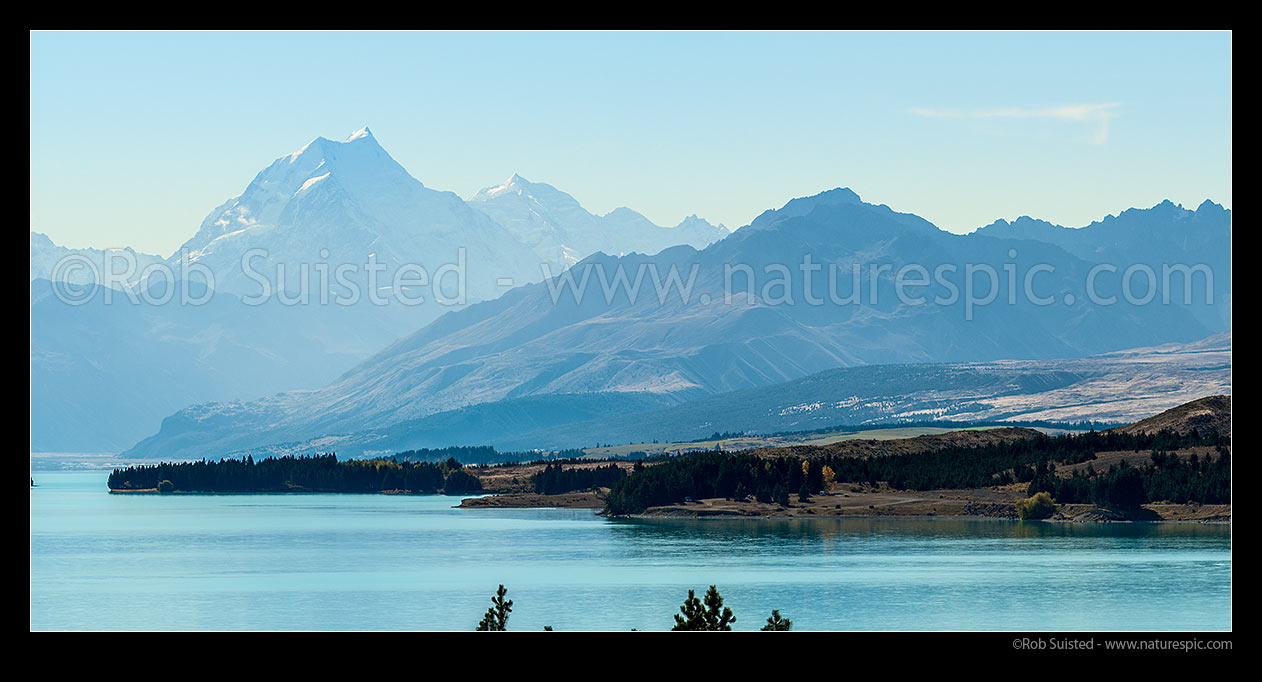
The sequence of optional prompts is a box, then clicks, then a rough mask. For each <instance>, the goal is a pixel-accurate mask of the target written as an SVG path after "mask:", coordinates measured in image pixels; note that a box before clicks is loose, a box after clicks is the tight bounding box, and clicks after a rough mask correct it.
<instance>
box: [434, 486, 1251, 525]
mask: <svg viewBox="0 0 1262 682" xmlns="http://www.w3.org/2000/svg"><path fill="white" fill-rule="evenodd" d="M1008 487H1009V488H1011V487H1012V486H1008ZM606 493H607V490H606V489H600V490H597V491H584V492H572V493H563V494H560V495H540V494H537V493H520V492H508V493H499V494H491V495H487V496H483V497H478V498H466V499H464V500H462V501H461V503H460V505H459V508H462V509H471V508H483V509H485V508H507V509H555V508H586V509H595V510H602V509H603V508H604V497H605V494H606ZM1022 497H1024V496H1023V495H1021V494H1020V493H1018V492H1016V491H1014V490H1008V489H990V488H987V489H979V490H968V491H928V492H926V493H923V494H916V493H909V492H904V491H889V490H879V491H878V490H861V491H851V492H833V493H828V494H822V495H815V496H812V497H811V499H810V500H809V501H807V502H801V501H797V500H795V501H793V502H791V503H790V504H789V505H788V506H781V505H779V504H775V503H763V502H757V501H752V500H750V501H741V502H738V501H735V500H728V499H722V498H711V499H702V500H695V501H691V502H681V503H677V504H671V505H663V506H658V507H650V508H649V509H647V510H645V511H643V512H641V513H638V514H625V515H617V516H614V515H608V518H639V519H661V518H684V519H753V520H758V519H768V520H770V519H777V520H779V519H919V520H930V519H955V520H968V519H987V520H998V521H1020V520H1022V519H1020V518H1019V516H1018V514H1017V512H1016V507H1015V503H1016V501H1017V500H1018V499H1021V498H1022ZM1141 510H1142V511H1140V512H1139V513H1132V514H1130V515H1126V514H1122V513H1119V512H1117V511H1112V510H1107V509H1103V508H1100V507H1097V506H1095V505H1089V504H1066V505H1059V506H1058V507H1057V510H1056V512H1055V513H1053V515H1052V516H1050V517H1048V518H1046V519H1026V520H1029V521H1036V520H1037V521H1051V522H1058V523H1200V524H1222V525H1230V524H1231V521H1232V517H1231V505H1197V504H1150V505H1145V506H1144V507H1142V508H1141ZM597 514H599V515H602V516H605V514H604V513H603V512H602V511H597ZM1137 517H1138V518H1137Z"/></svg>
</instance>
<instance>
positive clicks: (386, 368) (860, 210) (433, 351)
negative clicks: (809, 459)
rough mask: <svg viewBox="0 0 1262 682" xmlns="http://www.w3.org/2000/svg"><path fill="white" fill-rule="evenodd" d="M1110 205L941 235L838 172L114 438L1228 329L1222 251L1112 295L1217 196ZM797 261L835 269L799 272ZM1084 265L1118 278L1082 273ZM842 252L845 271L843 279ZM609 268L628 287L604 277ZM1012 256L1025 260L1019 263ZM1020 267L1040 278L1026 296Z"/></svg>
mask: <svg viewBox="0 0 1262 682" xmlns="http://www.w3.org/2000/svg"><path fill="white" fill-rule="evenodd" d="M1124 215H1125V216H1126V218H1125V221H1124V222H1125V224H1126V225H1128V226H1130V225H1143V226H1147V227H1145V228H1142V229H1141V228H1128V229H1126V230H1120V229H1114V228H1115V226H1116V225H1119V224H1121V223H1118V222H1116V221H1109V220H1106V221H1101V222H1100V223H1098V224H1093V225H1092V226H1088V227H1087V228H1080V230H1079V231H1078V232H1075V233H1074V235H1075V236H1074V237H1073V239H1074V240H1082V241H1081V242H1078V241H1075V242H1074V244H1073V246H1075V251H1077V253H1075V252H1073V251H1070V250H1068V249H1067V248H1066V246H1062V245H1061V244H1058V243H1054V241H1055V239H1060V237H1061V234H1060V233H1059V232H1053V234H1054V235H1055V237H1054V238H1053V237H1049V238H1048V239H1046V240H1044V239H1039V238H1038V236H1039V235H1038V234H1036V233H1020V234H1003V233H1002V232H1003V230H1001V229H1000V228H998V227H993V226H992V227H989V228H984V229H982V230H979V231H977V232H975V233H973V234H969V235H958V234H952V233H948V232H945V231H943V230H940V229H938V228H937V227H935V226H934V225H932V224H931V223H929V222H928V221H926V220H924V219H922V218H920V217H918V216H915V215H910V214H903V213H898V212H895V211H894V210H892V209H890V208H889V207H888V206H884V205H873V204H868V203H865V202H863V201H862V200H861V199H860V198H859V197H858V195H856V194H855V193H854V192H853V191H851V190H849V189H844V188H838V189H835V190H831V191H828V192H824V193H820V194H817V195H813V196H810V197H803V198H799V199H794V200H792V201H789V202H788V203H786V204H785V205H784V206H782V207H781V208H779V209H774V210H768V211H766V212H764V213H763V214H761V215H760V216H758V217H757V218H755V219H754V220H753V221H752V222H751V223H750V224H749V225H748V226H746V227H743V228H741V229H739V230H737V231H735V232H734V233H732V234H731V235H730V236H728V237H726V238H724V239H722V240H720V241H718V242H715V243H713V244H711V245H709V246H707V247H706V248H704V249H701V250H697V249H694V248H692V247H690V246H676V247H672V248H669V249H666V250H663V251H661V252H659V253H657V254H655V255H645V254H640V253H630V254H624V255H621V256H615V255H608V254H605V253H597V254H594V255H592V256H590V257H588V258H585V259H583V260H581V261H579V262H577V263H575V264H574V265H573V266H571V268H570V269H569V270H567V271H566V272H565V273H562V275H561V276H558V277H555V278H552V279H549V280H545V281H544V282H540V283H535V284H530V285H525V286H520V287H517V288H515V289H513V290H511V291H509V292H507V293H505V294H503V295H502V296H500V297H499V298H497V299H495V300H491V301H486V302H482V303H478V304H476V305H471V306H469V307H468V308H465V309H462V310H457V311H453V312H449V313H448V314H446V315H444V316H443V317H441V318H439V319H438V320H436V321H434V322H432V323H430V324H429V325H427V326H425V327H424V328H422V329H420V330H419V331H417V332H415V333H414V334H412V335H410V336H408V337H405V338H403V339H400V340H399V341H397V342H395V343H393V344H392V345H390V346H389V347H387V348H385V349H384V350H382V351H381V352H380V353H378V354H376V355H375V356H373V357H372V358H369V359H368V360H366V361H364V362H363V363H361V364H360V365H358V366H357V367H355V368H354V369H352V370H350V371H348V372H347V373H345V374H344V375H342V376H341V377H339V378H338V379H337V380H335V381H333V382H332V383H330V384H329V385H327V386H325V387H323V388H320V389H317V390H312V391H291V392H287V393H282V394H277V395H275V396H270V397H268V398H266V399H263V400H259V401H252V402H242V401H234V402H228V403H206V404H202V405H195V406H192V407H189V408H187V409H185V410H182V411H180V412H178V413H176V414H175V415H172V416H171V417H169V418H168V419H167V420H165V421H164V422H163V426H162V429H161V430H160V431H159V433H158V434H156V435H155V436H153V437H151V438H149V439H146V440H145V441H144V442H142V443H140V444H139V445H138V446H137V447H136V448H135V449H133V450H132V451H130V452H129V453H127V454H130V455H132V456H158V455H160V456H201V455H214V454H216V453H223V452H228V451H234V450H241V449H245V448H248V447H259V446H266V445H268V444H273V443H287V442H316V439H320V438H324V437H330V436H333V435H336V434H351V433H359V432H379V431H390V432H391V433H395V434H399V433H401V431H400V429H402V428H403V427H402V426H401V425H404V424H409V423H411V424H420V423H421V421H422V420H424V419H426V418H427V417H430V416H433V415H438V414H440V413H447V412H450V411H453V410H458V409H461V408H470V406H477V405H489V404H495V403H498V402H502V401H513V400H520V399H533V401H534V403H535V404H536V405H538V406H540V409H543V410H544V411H545V412H549V413H554V412H555V411H556V410H555V409H554V408H552V407H550V406H549V400H550V399H549V396H573V395H591V394H603V395H602V396H601V398H600V399H601V400H606V399H612V400H626V399H628V398H629V399H630V400H632V401H633V402H638V403H640V405H641V409H643V405H644V403H651V402H655V403H657V404H658V405H666V406H670V405H679V404H683V403H688V402H691V401H696V400H700V399H703V398H705V397H706V396H714V395H716V394H722V393H726V392H731V391H740V390H747V389H757V388H759V387H765V386H770V385H775V384H780V383H784V382H790V381H794V380H797V379H801V378H803V377H807V376H809V375H812V374H815V373H818V372H821V371H825V370H831V369H836V368H841V367H856V366H861V365H891V364H906V363H979V362H982V363H985V362H994V361H999V360H1029V361H1046V360H1054V359H1067V358H1082V357H1087V356H1093V355H1100V354H1105V353H1110V352H1115V351H1120V350H1123V349H1131V348H1139V347H1151V346H1157V345H1159V344H1166V343H1172V342H1173V343H1189V342H1193V341H1196V340H1198V339H1202V338H1204V337H1207V336H1210V335H1212V334H1215V333H1219V332H1223V331H1227V330H1229V329H1230V318H1229V306H1230V303H1229V302H1230V272H1229V271H1224V270H1223V266H1222V261H1221V259H1220V260H1214V261H1212V262H1210V263H1207V264H1205V265H1206V267H1208V268H1209V269H1210V271H1211V272H1212V275H1213V279H1214V282H1216V283H1217V284H1216V286H1215V290H1214V291H1213V292H1212V293H1213V294H1214V295H1213V296H1211V297H1210V299H1211V300H1209V302H1205V301H1204V300H1203V299H1202V298H1201V297H1199V296H1195V295H1194V296H1191V297H1190V300H1191V302H1190V303H1184V300H1185V299H1184V288H1185V287H1188V286H1191V287H1192V289H1193V291H1192V293H1194V294H1195V293H1198V292H1197V290H1196V289H1195V286H1196V284H1195V282H1196V280H1195V279H1193V280H1192V282H1193V284H1191V285H1189V284H1188V281H1187V280H1184V279H1179V278H1174V279H1171V280H1170V281H1169V282H1168V285H1169V287H1168V289H1169V293H1170V296H1169V300H1170V301H1171V302H1170V303H1163V302H1162V299H1157V302H1156V303H1153V302H1152V301H1132V300H1128V299H1126V298H1125V297H1123V296H1122V295H1121V294H1122V291H1121V288H1122V286H1123V285H1122V281H1121V279H1120V277H1118V276H1116V275H1117V274H1118V273H1120V272H1122V271H1125V270H1127V269H1128V268H1130V267H1131V266H1134V265H1137V264H1143V263H1144V261H1136V260H1134V259H1130V260H1128V259H1127V258H1128V257H1127V254H1128V253H1130V251H1129V250H1128V249H1130V246H1128V245H1130V244H1134V245H1135V246H1134V249H1135V253H1140V254H1143V255H1144V256H1145V257H1148V256H1150V255H1152V256H1154V257H1161V259H1162V261H1161V262H1164V263H1183V264H1199V261H1197V260H1196V258H1197V257H1198V254H1199V253H1200V252H1199V251H1198V250H1197V249H1199V248H1200V245H1203V244H1211V245H1213V244H1217V245H1223V244H1229V243H1230V211H1229V210H1226V209H1222V208H1221V207H1218V206H1217V205H1215V204H1212V203H1211V204H1203V205H1202V206H1201V207H1199V208H1198V209H1197V210H1196V211H1195V212H1193V211H1188V210H1186V209H1182V208H1181V207H1174V206H1167V205H1166V204H1164V203H1163V204H1160V205H1158V206H1156V207H1153V208H1151V209H1146V210H1132V211H1127V212H1126V213H1125V214H1124ZM1171 216H1174V219H1171ZM1018 222H1021V221H1018ZM1057 229H1059V230H1066V229H1069V228H1057ZM1092 235H1098V237H1099V240H1098V241H1099V245H1097V246H1095V247H1092V246H1090V245H1089V244H1087V242H1090V238H1091V237H1092ZM1141 244H1142V245H1147V246H1149V247H1151V248H1147V249H1145V248H1141ZM1153 245H1156V246H1153ZM1220 248H1221V247H1220ZM807 263H813V264H815V265H816V266H819V265H821V264H822V265H827V266H829V267H830V268H832V267H834V266H835V268H836V271H837V272H838V273H839V274H838V275H837V276H836V277H835V278H830V277H828V276H827V275H824V274H819V276H816V277H814V278H808V277H806V276H804V273H805V272H806V271H807V270H808V266H807V265H806V264H807ZM1100 265H1105V266H1107V267H1111V268H1114V269H1115V270H1114V275H1115V276H1114V277H1112V278H1110V277H1099V278H1093V277H1092V273H1093V272H1094V271H1096V270H1098V266H1100ZM970 266H971V268H973V269H977V270H978V271H982V272H984V271H985V269H986V268H989V270H990V271H993V272H994V273H995V275H994V279H993V280H992V279H989V278H986V277H983V278H982V279H985V280H986V285H987V286H986V287H984V289H985V292H986V294H985V295H980V294H979V292H978V291H973V292H970V294H971V295H968V296H961V295H959V294H960V290H961V289H964V290H967V288H968V286H969V284H968V281H965V280H964V279H961V276H962V275H963V274H964V273H969V272H970V271H971V270H970ZM855 267H857V268H858V270H857V272H860V274H861V276H860V277H858V278H856V279H851V277H850V275H851V273H852V272H856V270H855ZM915 267H919V268H922V269H923V270H924V271H925V272H926V273H938V272H944V271H945V272H953V273H955V274H954V276H953V281H952V278H950V277H948V278H943V279H938V278H937V277H936V276H935V277H934V278H933V279H930V280H926V281H927V284H925V285H923V286H921V287H920V288H919V289H917V290H916V296H917V297H913V300H912V302H909V301H908V299H907V297H906V296H905V295H904V294H905V293H906V286H905V285H906V281H902V282H900V281H899V277H900V275H898V274H896V273H899V272H904V271H905V269H906V268H915ZM672 269H673V270H674V271H675V272H676V273H682V274H680V276H679V279H678V280H677V281H678V283H679V284H680V286H678V287H675V288H673V289H671V290H670V291H669V292H668V293H666V294H665V295H661V293H660V288H659V287H657V286H656V284H658V283H659V279H660V280H663V281H668V282H669V281H670V280H669V277H668V273H669V272H671V270H672ZM799 269H801V271H802V272H803V275H802V276H794V272H795V271H797V270H799ZM734 270H735V271H739V272H740V274H741V276H733V275H732V272H733V271H734ZM619 272H621V273H623V274H624V275H625V277H626V279H625V280H623V281H624V282H625V283H626V285H627V286H625V287H617V286H615V287H612V288H611V287H609V286H606V285H607V284H608V283H609V282H614V283H617V282H618V273H619ZM644 272H648V273H649V275H647V276H645V277H644V278H643V282H645V284H644V287H645V290H646V291H647V292H648V293H644V292H639V294H638V295H637V293H636V292H635V290H634V289H633V287H632V285H631V282H632V281H633V280H635V278H636V277H637V274H638V273H644ZM1029 272H1036V273H1037V275H1038V276H1037V277H1036V278H1034V279H1033V280H1024V275H1025V274H1026V273H1029ZM1009 273H1012V274H1011V275H1009ZM1017 273H1020V274H1017ZM973 274H976V273H975V272H974V273H973ZM582 281H586V282H587V283H588V285H589V286H587V287H582V286H577V285H576V283H578V282H582ZM1023 281H1027V282H1028V281H1033V282H1037V285H1038V286H1037V287H1035V288H1036V289H1037V290H1038V291H1037V295H1035V294H1033V293H1031V292H1027V291H1025V290H1024V289H1023V288H1022V282H1023ZM1091 282H1094V285H1093V286H1091V287H1090V288H1089V284H1088V283H1091ZM1219 286H1226V287H1227V291H1226V292H1222V291H1221V289H1219V288H1218V287H1219ZM953 289H954V293H955V294H956V295H955V297H954V298H952V290H953ZM580 291H581V292H583V293H582V295H579V293H578V292H580ZM900 292H901V293H900ZM987 297H989V302H988V303H986V304H979V303H978V301H980V300H986V299H987ZM915 301H919V302H915ZM1223 301H1226V302H1227V312H1228V315H1226V316H1224V315H1222V314H1220V313H1221V312H1222V309H1221V306H1222V302H1223ZM1115 385H1116V386H1117V388H1118V390H1125V389H1124V386H1123V385H1122V384H1115ZM612 396H618V397H617V398H616V399H615V398H612ZM558 399H561V398H558ZM1096 399H1097V400H1099V399H1101V398H1100V396H1098V395H1097V396H1096ZM564 400H572V398H564ZM1105 400H1107V398H1105ZM470 409H472V408H470ZM578 412H580V411H576V413H575V417H576V419H574V420H573V421H575V422H577V421H582V419H581V417H583V415H581V414H579V413H578ZM404 430H406V429H404ZM404 435H406V434H404ZM415 435H416V438H413V440H414V441H415V440H420V439H422V438H423V435H424V434H415ZM494 438H495V434H493V433H487V434H485V440H486V441H491V440H494ZM404 440H406V438H404Z"/></svg>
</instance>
